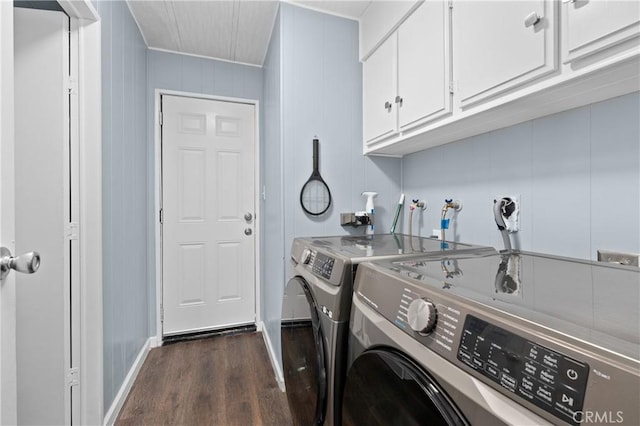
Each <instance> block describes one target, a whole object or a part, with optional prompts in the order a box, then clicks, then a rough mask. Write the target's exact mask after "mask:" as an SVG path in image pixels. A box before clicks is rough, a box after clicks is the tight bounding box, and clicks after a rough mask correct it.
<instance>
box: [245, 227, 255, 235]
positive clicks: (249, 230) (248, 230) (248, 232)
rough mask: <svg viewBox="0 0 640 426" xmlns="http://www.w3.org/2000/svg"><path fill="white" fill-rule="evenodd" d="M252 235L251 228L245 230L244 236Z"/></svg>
mask: <svg viewBox="0 0 640 426" xmlns="http://www.w3.org/2000/svg"><path fill="white" fill-rule="evenodd" d="M251 234H253V231H252V230H251V228H245V229H244V235H251Z"/></svg>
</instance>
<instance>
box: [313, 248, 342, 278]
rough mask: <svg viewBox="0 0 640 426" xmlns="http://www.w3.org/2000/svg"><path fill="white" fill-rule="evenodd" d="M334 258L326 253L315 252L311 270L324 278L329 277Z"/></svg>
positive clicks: (334, 261)
mask: <svg viewBox="0 0 640 426" xmlns="http://www.w3.org/2000/svg"><path fill="white" fill-rule="evenodd" d="M335 263H336V260H335V259H334V258H333V257H329V256H327V255H326V254H322V253H316V254H315V256H314V257H313V262H311V271H312V272H313V273H314V274H316V275H318V276H320V277H322V278H325V279H327V280H328V279H331V273H332V272H333V266H334V265H335Z"/></svg>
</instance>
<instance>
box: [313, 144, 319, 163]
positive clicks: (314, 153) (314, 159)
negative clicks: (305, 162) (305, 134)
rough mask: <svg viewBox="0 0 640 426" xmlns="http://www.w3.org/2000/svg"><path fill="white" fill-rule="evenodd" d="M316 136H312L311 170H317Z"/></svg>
mask: <svg viewBox="0 0 640 426" xmlns="http://www.w3.org/2000/svg"><path fill="white" fill-rule="evenodd" d="M319 143H320V141H319V140H318V138H313V170H318V145H319Z"/></svg>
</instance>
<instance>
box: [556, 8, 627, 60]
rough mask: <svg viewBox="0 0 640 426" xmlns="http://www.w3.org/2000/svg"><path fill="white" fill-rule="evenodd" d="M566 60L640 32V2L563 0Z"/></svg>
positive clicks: (592, 51)
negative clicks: (568, 1)
mask: <svg viewBox="0 0 640 426" xmlns="http://www.w3.org/2000/svg"><path fill="white" fill-rule="evenodd" d="M562 13H563V18H562V23H563V49H562V50H563V52H562V53H563V55H562V57H563V60H564V62H570V61H573V60H575V59H579V58H582V57H585V56H587V55H590V54H593V53H596V52H599V51H601V50H603V49H606V48H607V47H610V46H612V45H613V44H616V43H620V42H623V41H625V40H628V39H631V38H633V37H638V35H639V33H640V2H638V1H637V0H623V1H607V0H598V1H587V0H576V1H574V2H570V3H566V4H563V9H562Z"/></svg>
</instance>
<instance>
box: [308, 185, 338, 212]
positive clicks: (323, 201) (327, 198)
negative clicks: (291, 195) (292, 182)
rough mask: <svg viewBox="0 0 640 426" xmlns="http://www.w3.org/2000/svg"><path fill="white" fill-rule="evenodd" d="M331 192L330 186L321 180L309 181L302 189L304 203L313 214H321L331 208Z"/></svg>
mask: <svg viewBox="0 0 640 426" xmlns="http://www.w3.org/2000/svg"><path fill="white" fill-rule="evenodd" d="M330 203H331V194H330V192H329V188H327V186H326V185H325V184H324V183H323V182H321V181H319V180H313V181H310V182H307V183H306V184H305V186H304V188H303V190H302V204H303V206H304V208H305V209H306V210H307V211H308V212H309V213H311V214H320V213H323V212H324V211H325V210H327V209H328V208H329V204H330Z"/></svg>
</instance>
